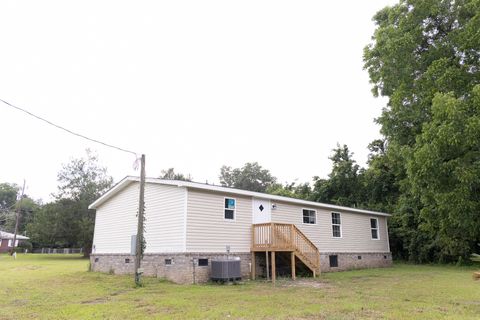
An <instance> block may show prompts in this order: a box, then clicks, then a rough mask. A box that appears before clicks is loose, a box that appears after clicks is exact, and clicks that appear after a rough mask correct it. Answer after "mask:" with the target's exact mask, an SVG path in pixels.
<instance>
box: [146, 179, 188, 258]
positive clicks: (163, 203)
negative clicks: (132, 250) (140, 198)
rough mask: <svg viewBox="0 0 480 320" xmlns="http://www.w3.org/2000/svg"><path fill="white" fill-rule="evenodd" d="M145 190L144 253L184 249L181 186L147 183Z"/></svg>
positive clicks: (183, 195) (183, 202) (183, 199)
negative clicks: (145, 244)
mask: <svg viewBox="0 0 480 320" xmlns="http://www.w3.org/2000/svg"><path fill="white" fill-rule="evenodd" d="M147 186H148V188H147V189H146V191H145V207H146V212H145V219H146V232H145V240H146V241H147V249H146V251H145V252H146V253H159V252H183V251H184V249H185V245H184V239H185V235H184V232H185V228H184V223H185V219H184V214H185V210H184V209H185V196H186V192H185V189H184V188H179V187H175V186H166V185H158V184H147Z"/></svg>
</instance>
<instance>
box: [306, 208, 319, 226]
mask: <svg viewBox="0 0 480 320" xmlns="http://www.w3.org/2000/svg"><path fill="white" fill-rule="evenodd" d="M303 223H307V224H316V223H317V212H316V211H315V210H309V209H303Z"/></svg>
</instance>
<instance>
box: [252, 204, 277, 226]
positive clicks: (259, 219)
mask: <svg viewBox="0 0 480 320" xmlns="http://www.w3.org/2000/svg"><path fill="white" fill-rule="evenodd" d="M252 216H253V224H256V223H266V222H272V207H271V205H270V200H265V199H256V198H254V199H253V215H252Z"/></svg>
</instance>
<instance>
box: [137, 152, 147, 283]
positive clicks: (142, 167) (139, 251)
mask: <svg viewBox="0 0 480 320" xmlns="http://www.w3.org/2000/svg"><path fill="white" fill-rule="evenodd" d="M144 213H145V155H144V154H142V158H141V162H140V200H139V204H138V226H137V243H136V247H135V284H136V285H139V284H140V277H141V274H142V272H143V270H142V269H141V268H140V266H141V260H142V256H143V252H142V251H143V243H144V241H143V220H144Z"/></svg>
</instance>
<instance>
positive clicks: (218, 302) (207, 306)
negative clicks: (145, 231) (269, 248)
mask: <svg viewBox="0 0 480 320" xmlns="http://www.w3.org/2000/svg"><path fill="white" fill-rule="evenodd" d="M476 268H477V269H478V265H477V266H476ZM87 269H88V261H87V260H85V259H82V258H81V257H80V256H75V255H18V258H17V260H13V259H12V258H11V257H9V256H7V255H0V284H1V285H0V310H1V312H0V319H99V318H102V319H147V318H148V319H150V318H154V319H187V318H188V319H192V318H197V319H204V318H207V319H224V318H229V319H478V315H479V314H480V281H474V280H473V279H472V273H473V271H474V269H475V266H474V267H454V266H425V265H409V264H402V263H400V264H395V265H394V267H393V268H385V269H368V270H357V271H348V272H338V273H328V274H322V275H321V277H319V278H317V279H311V278H300V279H298V280H297V281H295V282H294V281H292V280H289V279H279V280H278V281H277V284H276V286H275V287H273V286H272V285H271V283H268V282H265V281H244V282H243V284H239V285H214V284H206V285H176V284H172V283H169V282H166V281H163V280H162V279H156V278H145V281H144V282H145V285H144V286H143V287H141V288H135V287H134V285H133V279H132V277H130V276H119V275H111V274H102V273H94V272H88V271H87Z"/></svg>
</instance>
